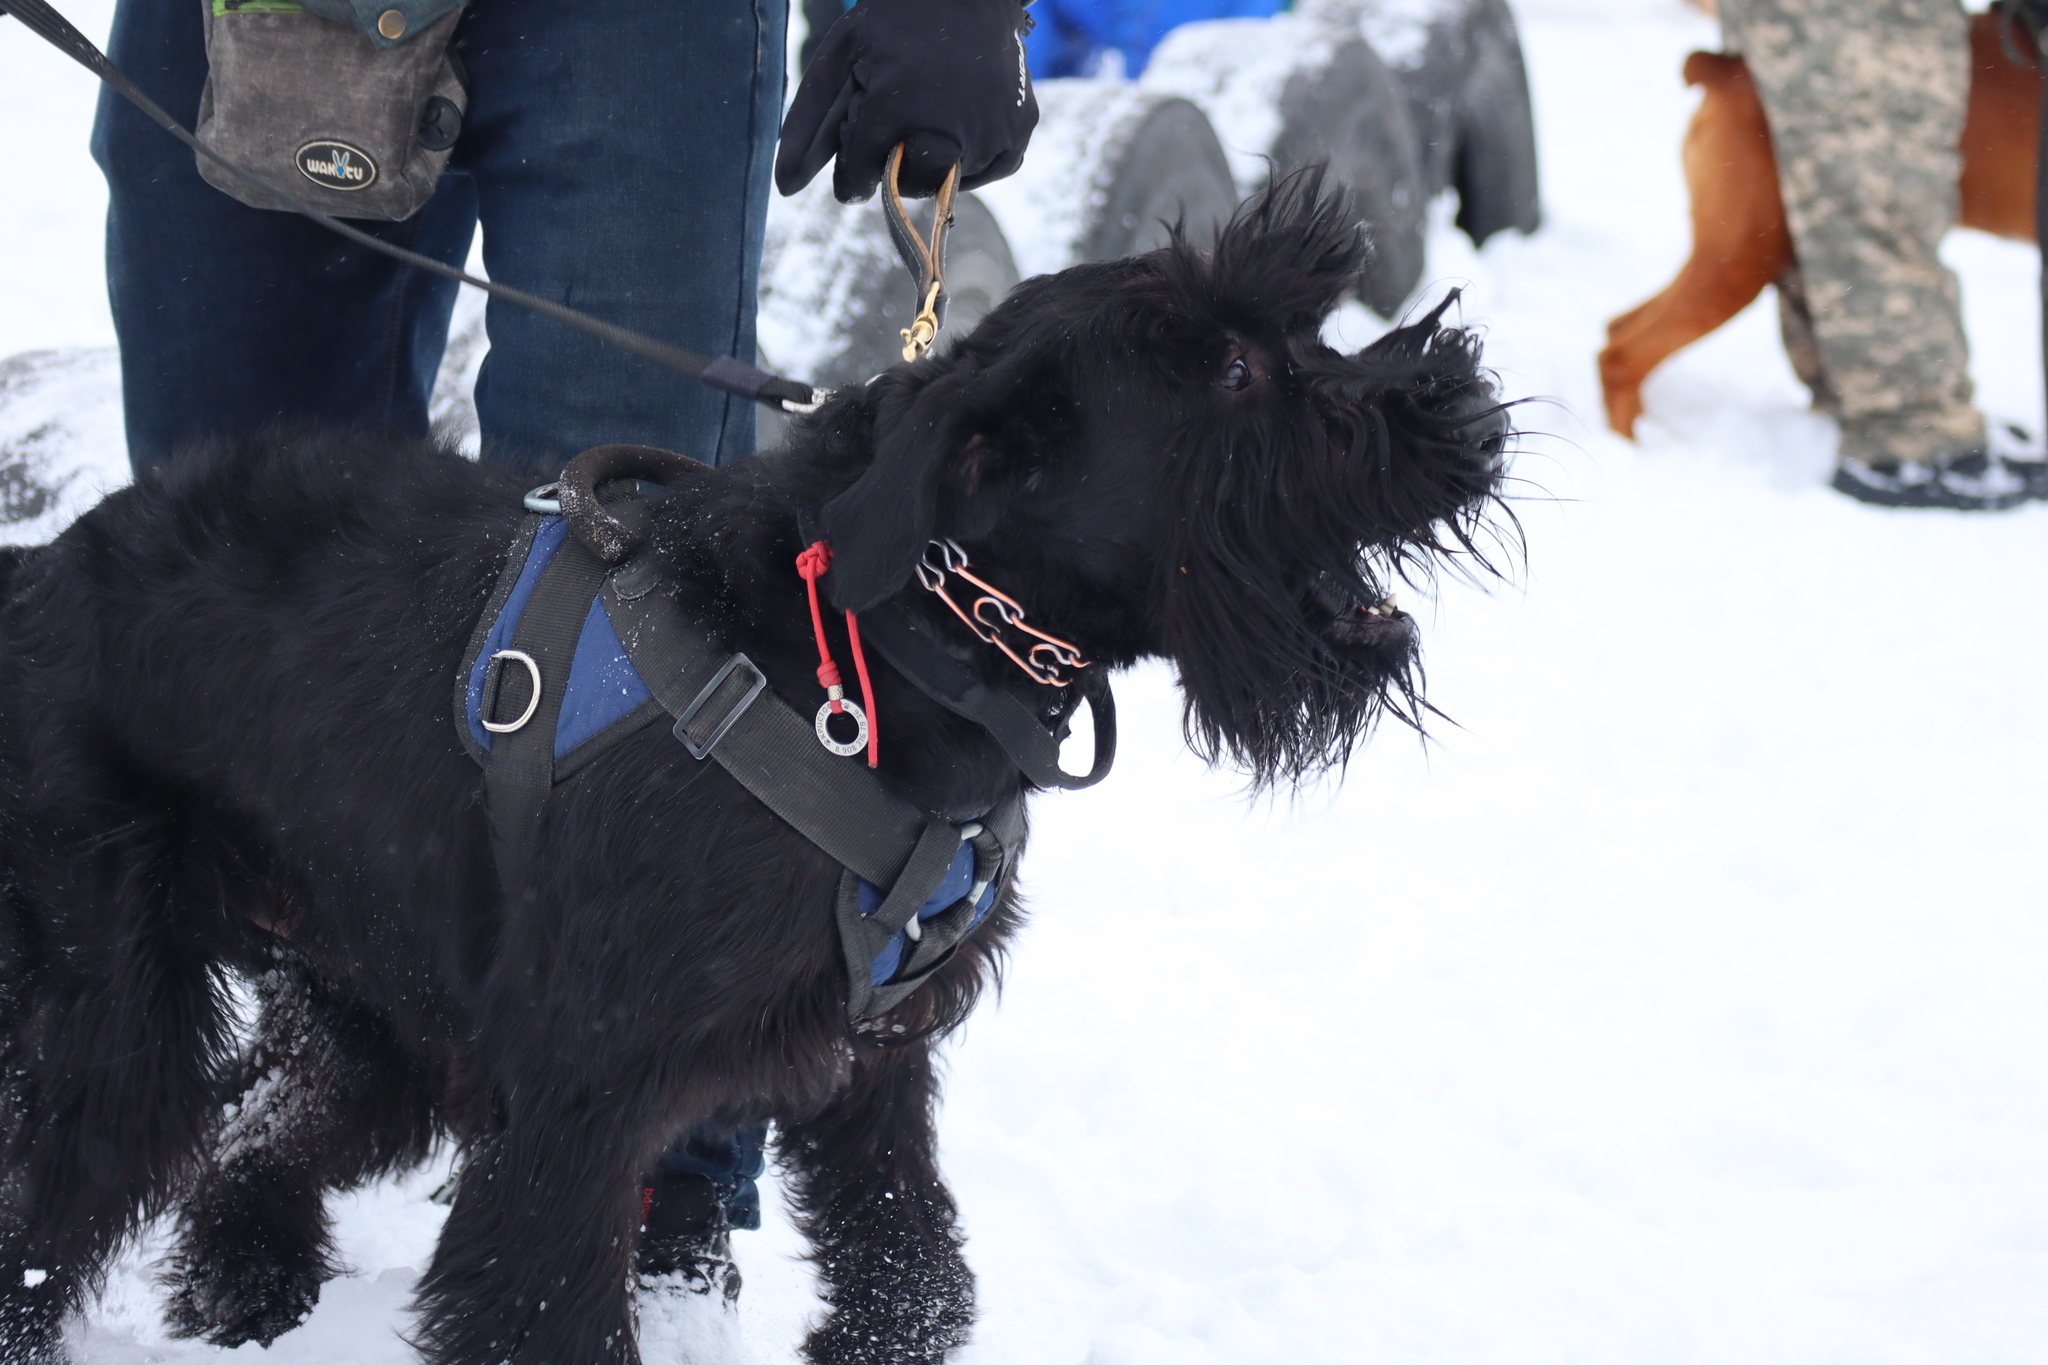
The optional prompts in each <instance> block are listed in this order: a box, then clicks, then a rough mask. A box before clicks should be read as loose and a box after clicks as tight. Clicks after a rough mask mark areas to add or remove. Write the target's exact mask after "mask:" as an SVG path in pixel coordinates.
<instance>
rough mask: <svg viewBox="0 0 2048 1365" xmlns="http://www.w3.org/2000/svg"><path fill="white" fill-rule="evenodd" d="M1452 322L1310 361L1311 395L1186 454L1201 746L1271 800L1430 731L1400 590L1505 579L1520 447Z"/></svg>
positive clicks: (1180, 659) (1299, 372) (1184, 445)
mask: <svg viewBox="0 0 2048 1365" xmlns="http://www.w3.org/2000/svg"><path fill="white" fill-rule="evenodd" d="M1441 311H1442V310H1441V309H1439V310H1437V312H1435V313H1432V314H1430V315H1429V316H1428V317H1427V318H1425V319H1423V320H1421V321H1419V322H1417V323H1415V324H1413V325H1411V326H1409V327H1405V328H1401V329H1399V330H1397V331H1396V332H1393V333H1390V334H1389V335H1388V336H1387V337H1385V338H1382V339H1381V341H1379V342H1378V343H1376V344H1375V345H1374V346H1373V347H1371V348H1370V349H1368V350H1367V351H1365V352H1363V353H1361V354H1360V355H1357V356H1348V357H1347V356H1340V355H1338V354H1336V353H1335V352H1329V351H1323V350H1321V349H1320V348H1318V349H1317V352H1316V353H1314V354H1308V355H1303V356H1299V357H1296V358H1295V364H1294V367H1293V380H1294V382H1295V384H1296V385H1297V386H1298V389H1300V390H1306V392H1307V393H1308V394H1309V395H1310V399H1311V401H1309V402H1306V403H1304V402H1301V401H1299V397H1298V395H1297V396H1294V397H1290V398H1289V399H1288V400H1285V401H1277V402H1269V403H1262V404H1246V405H1244V407H1243V408H1242V409H1241V410H1240V411H1239V412H1238V413H1236V414H1234V417H1233V419H1232V420H1229V421H1226V422H1220V423H1219V422H1212V423H1209V424H1206V426H1198V427H1194V428H1191V429H1189V430H1188V431H1186V432H1185V433H1184V435H1183V439H1182V441H1181V442H1180V443H1179V445H1178V447H1177V455H1178V464H1179V477H1178V480H1177V488H1176V495H1175V496H1176V508H1177V511H1178V516H1177V517H1176V518H1175V527H1174V534H1173V536H1172V538H1171V543H1170V548H1169V551H1168V556H1169V557H1168V558H1166V559H1165V560H1163V561H1162V564H1161V571H1162V575H1161V576H1162V579H1163V582H1162V597H1163V599H1164V602H1163V619H1164V623H1165V642H1164V643H1165V645H1166V649H1167V652H1168V653H1169V654H1170V655H1171V656H1172V657H1173V659H1174V661H1175V663H1176V664H1177V666H1178V668H1179V671H1180V682H1181V689H1182V693H1183V697H1184V702H1185V713H1184V717H1183V724H1184V729H1185V731H1186V734H1187V739H1188V743H1189V745H1190V746H1191V747H1192V748H1193V749H1194V750H1195V751H1196V752H1197V753H1198V754H1200V755H1201V756H1202V757H1203V758H1205V759H1207V760H1209V761H1212V762H1213V761H1217V760H1225V761H1228V762H1231V763H1232V764H1234V765H1235V766H1238V767H1240V768H1242V769H1244V770H1245V771H1246V772H1247V773H1248V774H1249V775H1250V777H1251V778H1252V780H1253V783H1254V785H1255V786H1257V787H1265V786H1269V785H1273V784H1278V783H1288V784H1298V783H1300V782H1302V781H1303V780H1306V779H1308V778H1311V777H1313V776H1314V775H1316V774H1318V773H1320V772H1323V771H1326V770H1328V769H1330V768H1333V767H1339V766H1341V765H1342V764H1343V763H1344V762H1345V761H1346V760H1347V759H1348V758H1349V757H1350V754H1351V751H1352V748H1353V746H1354V745H1356V744H1357V743H1358V742H1359V740H1360V739H1362V738H1363V737H1364V736H1365V735H1366V734H1368V733H1369V732H1370V731H1371V730H1372V728H1373V727H1374V725H1375V724H1376V722H1377V721H1378V720H1379V719H1380V718H1381V717H1382V716H1392V717H1394V718H1395V719H1397V720H1399V721H1401V722H1402V723H1405V724H1407V725H1409V726H1411V727H1413V728H1415V729H1416V730H1418V731H1420V730H1421V729H1422V728H1423V719H1424V716H1425V714H1426V713H1427V712H1428V711H1429V710H1430V708H1429V706H1428V703H1427V702H1426V701H1424V700H1423V696H1422V671H1421V664H1420V653H1419V648H1418V646H1419V641H1418V638H1417V632H1416V629H1415V623H1414V621H1413V620H1412V619H1411V618H1410V617H1408V616H1407V615H1406V614H1405V613H1403V612H1401V611H1399V610H1398V608H1396V607H1395V605H1394V603H1393V601H1392V600H1391V597H1390V590H1391V588H1392V586H1393V585H1394V583H1395V582H1397V581H1402V582H1409V583H1419V582H1424V581H1426V580H1428V579H1429V578H1430V577H1431V576H1432V575H1433V573H1434V571H1435V569H1436V567H1437V566H1438V565H1439V564H1441V563H1443V562H1445V561H1447V560H1462V561H1465V562H1468V563H1472V564H1474V565H1475V566H1476V567H1478V568H1479V569H1481V570H1482V571H1486V572H1493V571H1494V569H1493V558H1494V557H1495V556H1497V554H1498V552H1499V549H1500V547H1501V546H1502V545H1504V544H1505V545H1511V544H1512V534H1511V532H1510V534H1508V535H1505V536H1504V535H1502V534H1500V532H1501V531H1502V530H1503V529H1506V528H1511V527H1512V518H1511V517H1501V518H1500V519H1498V520H1497V519H1496V518H1495V516H1494V515H1492V514H1494V513H1497V512H1498V511H1499V510H1500V504H1499V502H1498V497H1497V494H1496V491H1495V490H1496V488H1497V485H1498V483H1499V481H1500V477H1501V467H1502V453H1503V447H1504V445H1505V443H1506V441H1507V439H1508V437H1509V435H1510V433H1509V431H1508V425H1507V421H1506V418H1505V415H1504V411H1503V409H1502V407H1501V404H1500V402H1499V400H1498V395H1497V391H1496V390H1495V388H1494V386H1493V383H1492V381H1491V379H1490V378H1489V377H1488V376H1486V375H1485V374H1484V373H1483V372H1482V371H1481V370H1480V369H1479V367H1478V356H1477V344H1476V343H1475V342H1474V341H1473V340H1472V339H1471V338H1470V337H1469V336H1468V335H1466V334H1464V333H1462V332H1458V331H1455V330H1450V329H1443V328H1440V327H1439V326H1438V317H1439V315H1440V313H1441Z"/></svg>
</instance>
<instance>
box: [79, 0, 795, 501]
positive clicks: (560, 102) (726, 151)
mask: <svg viewBox="0 0 2048 1365" xmlns="http://www.w3.org/2000/svg"><path fill="white" fill-rule="evenodd" d="M785 18H786V12H785V5H784V0H605V3H603V4H586V3H571V2H570V0H474V3H473V4H472V5H471V8H470V11H469V13H468V14H467V15H466V16H465V17H464V18H463V20H462V21H461V27H460V28H459V30H458V32H457V37H456V40H455V41H456V45H457V48H456V50H457V52H458V54H459V56H460V57H461V59H462V61H463V63H464V65H465V66H466V68H467V70H468V72H469V76H470V82H471V97H470V107H469V112H468V116H467V118H466V120H465V122H464V127H463V132H462V137H461V140H460V141H459V142H458V143H457V144H456V147H455V152H454V156H453V158H452V160H451V162H450V168H449V172H448V174H447V175H446V176H445V177H443V179H442V182H441V185H440V188H439V190H438V191H437V192H436V193H435V195H434V197H433V199H431V200H430V201H429V202H428V203H427V205H426V207H424V208H423V209H421V210H420V211H419V212H418V213H416V214H414V215H413V217H412V218H410V219H408V220H406V221H405V222H402V223H375V224H372V223H362V224H359V226H361V227H364V228H365V229H367V230H369V231H372V232H374V233H375V234H376V235H378V236H380V237H383V238H384V239H386V240H387V241H391V242H394V243H397V244H399V245H402V246H406V247H410V248H412V249H413V250H415V251H419V252H422V253H424V254H425V255H428V256H432V257H435V258H436V259H439V260H443V261H447V262H449V263H450V264H452V265H461V264H462V263H463V261H464V259H465V258H466V257H467V255H468V253H469V246H470V239H471V237H472V236H473V235H474V233H475V231H476V228H477V225H478V223H479V222H481V223H482V225H483V228H484V258H485V263H486V266H487V268H488V269H489V271H490V274H491V276H492V278H494V279H498V280H502V281H504V282H505V283H507V284H512V285H516V286H518V287H519V288H522V289H525V290H528V291H530V292H532V293H536V294H540V295H543V296H545V297H548V298H553V299H559V300H561V301H563V302H565V303H570V304H573V305H575V306H576V307H578V308H581V309H583V310H585V311H586V312H590V313H595V314H596V315H597V316H599V317H601V318H604V319H606V320H607V321H611V322H616V323H620V324H623V325H625V326H627V327H633V328H637V329H639V330H641V331H645V332H648V333H651V334H652V335H654V336H657V337H660V338H663V339H664V340H667V341H671V342H673V343H675V344H676V345H679V346H682V347H685V348H687V349H689V350H693V351H698V352H702V353H704V354H706V355H730V356H737V357H738V358H740V359H741V360H745V361H749V362H751V361H752V360H753V359H754V302H755V293H756V290H757V287H758V282H759V272H760V257H761V235H762V228H763V223H764V220H765V218H766V215H767V205H768V186H769V168H770V161H771V158H772V156H773V152H774V145H775V130H776V124H777V121H778V120H779V118H780V115H781V106H782V53H783V28H784V22H785ZM109 46H110V50H111V55H112V57H113V59H114V61H115V62H116V63H117V64H119V65H120V66H121V67H122V68H123V69H124V70H126V71H127V72H128V73H129V74H130V75H131V76H133V77H134V78H135V79H136V81H138V82H139V83H140V84H141V85H142V87H143V88H144V89H145V90H147V91H148V92H149V93H150V94H151V95H152V96H153V97H154V98H155V99H156V100H157V101H158V102H159V103H160V104H162V105H163V106H164V108H165V109H167V110H168V111H170V113H171V114H172V115H173V116H175V117H177V118H179V119H180V120H182V121H184V122H185V123H186V125H187V126H190V124H191V122H192V120H193V119H194V118H195V117H196V116H197V113H198V108H199V92H200V89H201V87H202V86H203V85H204V83H205V80H206V52H205V46H204V35H203V32H202V21H201V14H200V5H199V3H198V0H121V3H120V5H119V8H118V9H117V10H116V12H115V16H114V31H113V38H112V41H111V43H110V44H109ZM93 155H94V158H95V159H96V160H97V161H98V162H99V164H100V167H101V169H102V170H104V171H105V172H106V175H107V181H108V185H109V187H110V189H111V191H112V200H111V204H110V207H109V210H108V214H107V279H108V290H109V293H110V295H111V297H112V302H113V311H114V325H115V329H116V331H117V332H118V334H119V336H120V341H121V365H122V381H123V384H124V393H125V401H126V406H127V420H128V449H129V458H130V460H131V461H132V462H133V464H134V465H135V467H136V468H137V470H138V471H139V470H141V469H142V468H144V467H146V466H148V465H152V464H156V463H158V462H161V461H163V460H166V459H168V458H170V456H171V454H172V452H173V451H174V450H175V449H176V448H177V447H178V446H179V445H180V444H182V443H183V442H186V441H189V440H192V439H194V438H198V437H204V436H209V435H217V434H226V433H233V432H238V431H246V430H249V429H251V428H254V427H258V426H261V425H263V424H265V423H268V422H273V421H277V420H279V419H295V418H296V419H311V420H316V421H320V422H324V423H329V424H337V425H343V426H353V427H383V428H388V429H392V430H396V431H401V432H409V433H423V432H425V431H426V429H427V400H428V397H429V396H430V393H431V390H432V386H433V381H434V372H435V370H436V368H437V366H438V365H439V363H440V359H441V352H442V349H443V347H444V345H445V343H446V340H447V332H448V314H449V309H450V308H451V306H452V305H453V301H454V296H455V290H456V289H457V288H458V286H456V285H454V284H452V283H449V282H447V281H444V280H440V279H436V278H430V277H427V276H425V275H423V274H422V273H421V272H419V271H416V270H413V269H411V268H409V267H406V266H403V265H400V264H398V263H396V262H394V261H390V260H388V259H386V258H384V257H382V256H378V255H376V254H374V253H372V252H369V251H367V250H365V249H363V248H361V247H358V246H354V245H352V244H350V243H349V242H346V241H344V240H342V239H341V238H338V237H336V236H334V235H333V234H332V233H329V232H328V231H327V230H326V229H325V228H322V227H320V226H319V225H317V224H315V223H313V222H311V221H309V220H306V219H303V218H300V217H298V216H297V215H295V214H290V213H280V212H272V211H268V210H263V209H252V208H248V207H246V206H244V205H242V204H240V203H238V202H237V201H235V200H233V199H231V198H229V197H228V196H227V195H225V194H222V193H221V192H220V191H218V190H216V189H214V188H212V187H211V186H209V185H207V184H206V182H205V181H203V180H201V179H200V178H199V174H198V172H197V170H196V169H194V166H193V159H192V153H191V152H190V151H189V150H187V149H186V148H185V147H183V146H181V145H180V144H179V143H177V142H176V141H174V140H173V139H172V138H171V137H170V136H169V135H167V134H165V133H164V132H163V131H162V130H161V129H159V128H157V127H156V126H155V125H154V124H151V123H150V122H148V120H147V119H145V118H144V117H143V116H142V115H141V114H140V113H138V112H137V111H136V110H134V109H133V108H132V107H131V106H129V105H128V103H127V102H126V101H124V100H122V99H121V98H120V97H119V96H118V95H115V94H114V93H113V92H112V91H110V90H109V91H103V92H102V96H101V101H100V109H99V121H98V124H97V125H96V127H95V128H94V131H93ZM486 326H487V327H488V329H489V333H490V338H491V351H490V355H489V358H488V359H487V360H486V361H485V363H484V368H483V372H482V376H481V378H480V379H479V380H478V383H477V392H476V402H477V416H478V419H479V425H480V427H481V431H482V438H483V449H484V458H485V459H487V460H490V461H493V462H496V463H505V464H512V465H519V466H526V467H531V468H534V469H537V470H540V471H543V472H552V471H553V470H554V469H555V468H557V467H559V465H560V464H561V462H562V461H563V460H565V459H567V458H568V457H569V456H570V455H573V454H575V453H576V452H577V451H579V450H583V449H586V448H588V447H590V446H594V445H602V444H605V443H607V442H612V441H630V442H637V443H641V444H646V445H656V446H663V447H667V448H669V449H673V450H679V451H682V452H684V453H686V454H690V455H694V456H696V457H698V458H699V459H703V460H707V461H712V462H715V463H721V464H722V463H730V462H731V461H733V460H737V459H740V458H742V457H744V456H746V455H748V454H750V453H751V452H752V451H753V448H754V412H753V407H752V405H751V404H750V403H748V402H747V401H746V400H744V399H741V398H736V397H733V396H731V395H728V394H723V393H719V392H717V391H715V390H712V389H707V388H705V387H704V386H702V385H700V384H698V383H697V382H696V381H694V380H691V379H687V378H684V377H683V376H682V375H679V374H674V373H672V372H670V371H668V370H665V369H662V368H660V367H658V366H656V365H654V364H652V363H651V362H648V361H644V360H640V359H637V358H636V357H633V356H630V355H626V354H624V353H622V352H619V351H616V350H613V349H611V348H609V347H607V346H606V345H605V344H604V343H603V342H600V341H598V340H596V339H595V338H593V337H588V336H585V335H584V334H582V333H581V332H577V331H573V330H571V329H569V328H567V327H564V326H562V325H561V324H560V323H557V322H552V321H550V320H548V319H546V318H542V317H537V316H535V315H533V314H529V313H525V312H522V311H520V310H518V309H516V308H514V307H512V306H510V305H508V304H503V303H500V302H498V301H496V300H493V301H492V302H491V304H490V307H489V311H488V314H487V320H486Z"/></svg>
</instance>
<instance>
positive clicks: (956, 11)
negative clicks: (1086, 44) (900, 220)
mask: <svg viewBox="0 0 2048 1365" xmlns="http://www.w3.org/2000/svg"><path fill="white" fill-rule="evenodd" d="M1029 24H1030V19H1029V18H1028V16H1026V14H1025V12H1024V8H1023V6H1022V5H1020V4H1019V3H1018V0H860V3H859V4H857V5H855V6H854V7H853V8H852V9H850V10H848V11H847V12H846V13H845V14H844V15H842V16H841V17H840V19H839V21H838V22H837V23H835V24H833V25H832V27H831V29H830V30H828V31H827V32H826V34H825V39H824V41H823V42H822V43H820V44H819V45H818V52H817V55H816V56H815V57H813V58H812V59H811V65H810V67H809V69H807V70H806V71H805V72H804V79H803V84H802V85H801V86H799V87H798V89H797V92H796V99H795V101H794V102H792V103H791V105H790V106H789V116H788V117H787V118H785V119H783V121H782V145H781V147H779V148H778V149H777V150H776V153H775V184H776V186H777V187H778V188H779V189H781V191H782V192H783V193H784V194H795V193H796V192H797V191H798V190H800V189H802V188H803V187H804V186H805V185H808V184H809V183H810V182H811V177H812V176H814V175H816V174H817V173H818V172H819V171H820V170H822V169H823V168H824V165H825V163H826V162H827V161H830V160H831V159H832V158H833V157H834V156H835V155H836V156H837V157H838V158H839V164H838V165H837V166H836V167H834V168H833V171H832V193H833V194H835V195H837V196H838V197H839V199H840V201H841V202H842V203H852V202H853V201H854V200H856V199H865V198H867V197H868V196H869V195H871V194H873V193H874V192H875V186H876V185H877V184H879V183H880V182H881V179H882V174H883V169H884V166H885V163H886V162H887V161H888V157H889V152H890V151H891V149H893V148H894V147H895V146H896V144H897V143H899V142H901V143H905V144H906V146H905V147H904V152H903V175H902V183H903V193H904V194H906V195H930V194H936V193H937V192H938V188H939V184H940V182H941V181H943V180H944V179H945V178H946V170H947V168H948V167H950V166H952V165H953V164H954V163H955V162H958V163H959V166H960V188H962V189H966V190H971V189H973V188H974V187H975V186H977V185H985V184H987V183H988V182H989V181H991V180H1000V179H1002V178H1003V177H1004V176H1006V175H1008V174H1010V173H1011V172H1012V171H1014V170H1016V169H1017V167H1018V166H1020V165H1022V164H1023V161H1024V148H1025V145H1026V144H1027V143H1029V142H1030V141H1031V130H1032V129H1033V128H1034V127H1036V126H1037V124H1038V98H1037V96H1035V95H1034V94H1033V93H1032V90H1031V77H1030V75H1029V74H1028V72H1027V71H1026V69H1025V66H1024V37H1023V35H1024V34H1025V33H1026V32H1028V31H1029Z"/></svg>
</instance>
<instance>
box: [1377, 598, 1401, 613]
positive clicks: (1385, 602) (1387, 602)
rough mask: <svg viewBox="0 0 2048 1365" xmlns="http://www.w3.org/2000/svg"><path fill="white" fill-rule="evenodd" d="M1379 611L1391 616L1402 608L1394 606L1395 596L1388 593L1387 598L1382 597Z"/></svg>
mask: <svg viewBox="0 0 2048 1365" xmlns="http://www.w3.org/2000/svg"><path fill="white" fill-rule="evenodd" d="M1377 610H1379V611H1381V612H1383V613H1386V614H1389V615H1391V614H1392V613H1394V612H1396V611H1399V610H1400V608H1399V607H1396V606H1395V605H1394V594H1392V593H1388V594H1387V595H1386V596H1385V597H1382V598H1381V599H1380V604H1379V607H1378V608H1377Z"/></svg>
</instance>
